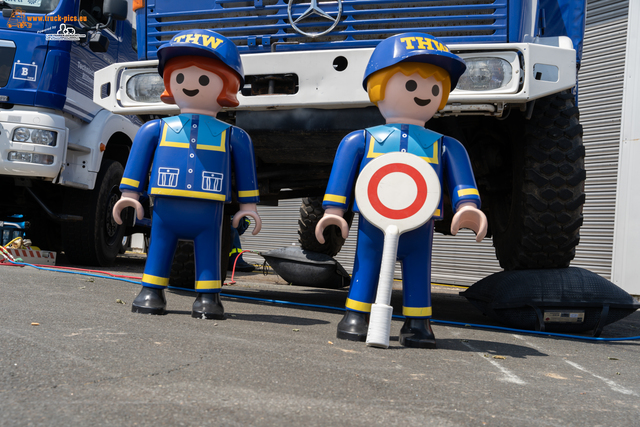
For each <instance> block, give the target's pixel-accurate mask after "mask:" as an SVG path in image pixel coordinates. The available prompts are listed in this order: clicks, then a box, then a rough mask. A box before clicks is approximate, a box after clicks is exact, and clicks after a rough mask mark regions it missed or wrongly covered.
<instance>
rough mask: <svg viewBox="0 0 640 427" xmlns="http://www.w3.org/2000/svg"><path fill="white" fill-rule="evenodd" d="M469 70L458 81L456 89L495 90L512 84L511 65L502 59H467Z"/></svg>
mask: <svg viewBox="0 0 640 427" xmlns="http://www.w3.org/2000/svg"><path fill="white" fill-rule="evenodd" d="M464 61H465V62H466V64H467V70H466V71H465V72H464V74H463V75H462V76H461V77H460V80H458V85H457V86H456V89H460V90H472V91H482V90H493V89H500V88H502V87H505V86H507V85H508V84H509V82H511V76H512V71H511V64H510V63H509V62H507V61H506V60H504V59H502V58H465V59H464Z"/></svg>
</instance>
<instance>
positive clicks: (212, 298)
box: [191, 292, 224, 320]
mask: <svg viewBox="0 0 640 427" xmlns="http://www.w3.org/2000/svg"><path fill="white" fill-rule="evenodd" d="M191 317H195V318H196V319H218V320H224V307H222V301H220V293H219V292H216V293H214V294H210V293H199V294H198V297H197V298H196V300H195V301H194V303H193V307H192V311H191Z"/></svg>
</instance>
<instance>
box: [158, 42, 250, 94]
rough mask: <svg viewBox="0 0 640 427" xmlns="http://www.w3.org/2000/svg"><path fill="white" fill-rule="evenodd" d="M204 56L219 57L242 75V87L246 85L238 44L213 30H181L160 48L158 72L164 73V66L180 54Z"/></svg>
mask: <svg viewBox="0 0 640 427" xmlns="http://www.w3.org/2000/svg"><path fill="white" fill-rule="evenodd" d="M186 55H193V56H203V57H205V58H213V59H219V60H220V61H222V62H224V63H225V64H226V65H227V66H228V67H229V68H231V69H232V70H233V71H235V72H236V73H237V74H238V76H239V77H240V87H242V85H244V69H243V68H242V61H241V60H240V53H239V52H238V48H237V47H236V45H235V44H234V43H233V42H232V41H231V40H229V39H228V38H226V37H224V36H222V35H220V34H218V33H216V32H215V31H211V30H187V31H181V32H179V33H178V34H176V35H175V36H173V38H172V39H171V40H170V41H169V42H168V43H165V44H163V45H162V46H160V47H159V48H158V61H159V62H158V73H160V76H162V75H163V73H164V66H165V64H166V63H167V61H169V60H170V59H172V58H175V57H178V56H186Z"/></svg>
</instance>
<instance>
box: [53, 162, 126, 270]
mask: <svg viewBox="0 0 640 427" xmlns="http://www.w3.org/2000/svg"><path fill="white" fill-rule="evenodd" d="M123 173H124V168H123V167H122V165H121V164H120V163H119V162H117V161H115V160H111V159H104V160H103V162H102V166H101V167H100V172H99V173H98V177H97V179H96V185H95V187H94V189H93V190H91V191H85V190H76V189H69V190H68V191H67V192H66V195H65V206H68V207H69V208H70V209H72V210H73V211H74V212H73V213H75V214H77V215H81V216H82V217H83V220H82V221H74V222H66V223H64V224H63V226H62V241H63V247H64V252H65V254H66V256H67V259H68V261H69V262H71V263H74V264H82V265H93V266H99V267H106V266H110V265H113V263H114V262H115V259H116V256H117V255H118V253H119V251H120V249H121V247H122V239H123V236H124V233H125V226H124V225H118V224H116V222H115V221H114V219H113V213H112V210H113V205H115V204H116V202H117V201H118V200H119V199H120V189H119V186H120V181H121V180H122V174H123Z"/></svg>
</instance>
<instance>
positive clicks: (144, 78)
mask: <svg viewBox="0 0 640 427" xmlns="http://www.w3.org/2000/svg"><path fill="white" fill-rule="evenodd" d="M162 92H164V82H163V81H162V77H160V76H159V75H158V74H157V73H143V74H136V75H135V76H133V77H131V78H130V79H129V80H128V81H127V96H128V97H129V98H131V99H132V100H134V101H137V102H159V101H160V95H161V94H162Z"/></svg>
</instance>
